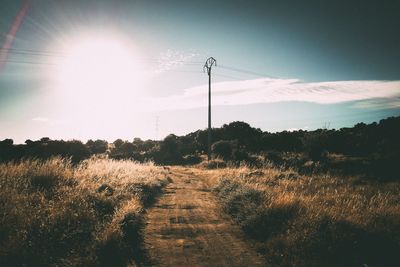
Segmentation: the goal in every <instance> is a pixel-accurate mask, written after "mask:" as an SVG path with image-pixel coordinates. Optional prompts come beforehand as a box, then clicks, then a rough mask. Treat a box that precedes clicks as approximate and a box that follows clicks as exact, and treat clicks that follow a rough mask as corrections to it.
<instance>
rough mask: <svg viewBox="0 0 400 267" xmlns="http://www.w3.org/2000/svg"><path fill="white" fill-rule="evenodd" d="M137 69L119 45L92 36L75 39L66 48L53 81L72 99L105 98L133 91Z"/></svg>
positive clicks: (110, 39)
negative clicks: (75, 97)
mask: <svg viewBox="0 0 400 267" xmlns="http://www.w3.org/2000/svg"><path fill="white" fill-rule="evenodd" d="M139 67H140V66H138V64H137V62H135V60H134V57H133V53H132V51H131V49H129V47H128V46H127V45H125V44H124V43H123V42H121V41H119V40H117V39H113V38H101V37H97V38H93V37H92V38H87V39H82V40H78V41H76V42H75V43H74V44H72V45H71V46H70V47H69V48H68V49H67V52H66V53H65V57H64V59H63V60H62V62H61V64H60V66H59V71H58V79H57V80H58V83H59V85H60V86H61V87H62V88H63V90H66V91H67V92H69V93H71V94H73V95H74V96H80V97H85V96H87V97H92V98H101V97H103V98H104V99H107V98H108V97H111V96H112V95H115V94H116V93H118V94H126V93H127V92H130V91H132V90H135V87H137V86H138V85H140V76H138V75H137V74H136V73H137V72H138V69H139ZM98 100H101V99H98Z"/></svg>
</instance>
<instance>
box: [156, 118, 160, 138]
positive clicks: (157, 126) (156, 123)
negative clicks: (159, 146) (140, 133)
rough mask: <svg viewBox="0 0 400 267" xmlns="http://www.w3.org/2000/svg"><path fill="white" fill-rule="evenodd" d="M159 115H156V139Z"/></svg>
mask: <svg viewBox="0 0 400 267" xmlns="http://www.w3.org/2000/svg"><path fill="white" fill-rule="evenodd" d="M158 120H159V117H158V116H156V140H158V128H159V121H158Z"/></svg>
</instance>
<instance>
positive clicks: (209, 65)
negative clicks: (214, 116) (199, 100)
mask: <svg viewBox="0 0 400 267" xmlns="http://www.w3.org/2000/svg"><path fill="white" fill-rule="evenodd" d="M213 65H215V66H217V61H216V60H215V58H213V57H209V58H208V59H207V61H206V63H205V64H204V67H203V71H206V70H207V74H208V142H207V156H208V161H210V160H211V69H212V66H213Z"/></svg>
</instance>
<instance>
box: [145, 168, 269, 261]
mask: <svg viewBox="0 0 400 267" xmlns="http://www.w3.org/2000/svg"><path fill="white" fill-rule="evenodd" d="M171 178H172V182H171V183H170V184H169V185H168V186H167V188H166V190H165V194H164V195H163V196H161V197H160V199H159V200H158V202H157V203H156V204H155V205H154V207H152V208H151V209H149V210H148V214H147V226H146V229H145V246H146V250H147V252H148V255H149V258H150V261H151V264H152V265H155V266H193V267H194V266H263V265H264V263H263V260H262V258H261V257H260V256H258V254H257V253H256V252H254V251H253V250H252V249H251V248H250V247H249V245H248V244H247V243H246V242H245V241H244V239H243V238H241V232H240V230H239V229H238V227H237V226H235V225H233V223H232V222H231V220H230V219H229V217H227V216H225V215H223V214H221V212H220V210H219V208H218V206H217V204H216V203H217V200H216V199H215V197H214V196H213V194H212V193H211V192H210V190H209V189H208V188H207V187H206V184H205V183H204V182H203V181H202V178H201V176H199V175H197V176H196V175H195V174H193V173H192V172H191V171H190V169H184V168H174V169H172V174H171Z"/></svg>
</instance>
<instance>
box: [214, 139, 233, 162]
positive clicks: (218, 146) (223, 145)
mask: <svg viewBox="0 0 400 267" xmlns="http://www.w3.org/2000/svg"><path fill="white" fill-rule="evenodd" d="M211 151H212V153H213V154H214V155H215V156H217V157H221V158H223V159H224V160H228V159H231V158H232V153H233V146H232V143H231V142H230V141H224V140H222V141H218V142H215V143H214V144H212V146H211Z"/></svg>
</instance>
